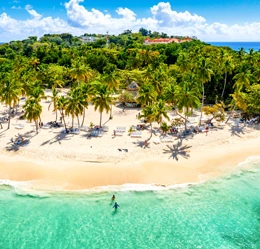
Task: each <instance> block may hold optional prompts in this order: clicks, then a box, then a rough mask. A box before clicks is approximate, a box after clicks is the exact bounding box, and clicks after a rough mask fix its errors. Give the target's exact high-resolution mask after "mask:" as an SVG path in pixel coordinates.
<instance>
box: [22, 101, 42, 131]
mask: <svg viewBox="0 0 260 249" xmlns="http://www.w3.org/2000/svg"><path fill="white" fill-rule="evenodd" d="M23 108H24V111H25V113H24V117H25V118H26V119H28V120H29V121H30V122H31V121H32V120H33V121H34V122H35V127H36V134H38V127H39V123H38V120H39V119H40V116H41V113H42V106H41V104H40V103H39V102H38V101H37V99H35V98H29V99H27V100H26V102H25V105H24V107H23Z"/></svg>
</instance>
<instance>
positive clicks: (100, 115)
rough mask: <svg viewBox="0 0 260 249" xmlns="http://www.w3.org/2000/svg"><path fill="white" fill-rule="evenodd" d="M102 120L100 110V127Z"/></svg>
mask: <svg viewBox="0 0 260 249" xmlns="http://www.w3.org/2000/svg"><path fill="white" fill-rule="evenodd" d="M101 122H102V112H100V122H99V127H101Z"/></svg>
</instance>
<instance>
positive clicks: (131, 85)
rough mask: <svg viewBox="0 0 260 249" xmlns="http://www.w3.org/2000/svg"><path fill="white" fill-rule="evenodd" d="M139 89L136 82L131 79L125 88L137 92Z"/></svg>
mask: <svg viewBox="0 0 260 249" xmlns="http://www.w3.org/2000/svg"><path fill="white" fill-rule="evenodd" d="M138 89H139V86H138V84H137V83H136V82H135V81H132V82H131V83H130V84H129V85H128V86H127V88H126V90H127V91H130V92H137V91H138Z"/></svg>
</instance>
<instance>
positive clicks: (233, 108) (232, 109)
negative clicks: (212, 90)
mask: <svg viewBox="0 0 260 249" xmlns="http://www.w3.org/2000/svg"><path fill="white" fill-rule="evenodd" d="M235 107H236V105H233V107H232V108H231V112H230V115H229V116H228V118H227V120H226V123H227V122H228V121H229V119H230V118H231V116H232V114H233V111H234V110H235Z"/></svg>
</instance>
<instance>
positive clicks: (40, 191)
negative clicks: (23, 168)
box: [0, 156, 260, 198]
mask: <svg viewBox="0 0 260 249" xmlns="http://www.w3.org/2000/svg"><path fill="white" fill-rule="evenodd" d="M256 165H260V156H252V157H248V158H247V159H246V160H245V161H244V162H241V163H239V164H238V165H237V167H236V168H235V170H233V171H232V172H231V173H230V174H227V175H225V176H222V177H219V178H218V179H209V180H202V179H203V175H201V177H200V176H199V177H200V178H201V181H200V182H189V183H182V184H172V185H163V184H123V185H108V186H99V187H94V188H90V189H83V190H67V189H66V186H67V184H63V186H50V185H44V184H43V183H42V182H41V181H37V180H33V181H11V180H1V179H0V188H1V187H2V188H3V187H8V188H10V189H12V190H13V191H14V193H15V194H16V195H18V196H21V197H31V198H47V197H50V196H52V195H57V194H58V195H60V194H62V195H63V194H65V195H67V194H84V195H85V194H95V193H96V194H99V193H116V192H134V191H135V192H146V191H169V190H175V189H181V188H182V189H183V188H190V187H193V186H196V185H202V184H204V183H206V182H215V181H219V180H225V179H230V178H232V177H241V176H243V175H244V174H246V173H256V172H257V171H259V167H256Z"/></svg>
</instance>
